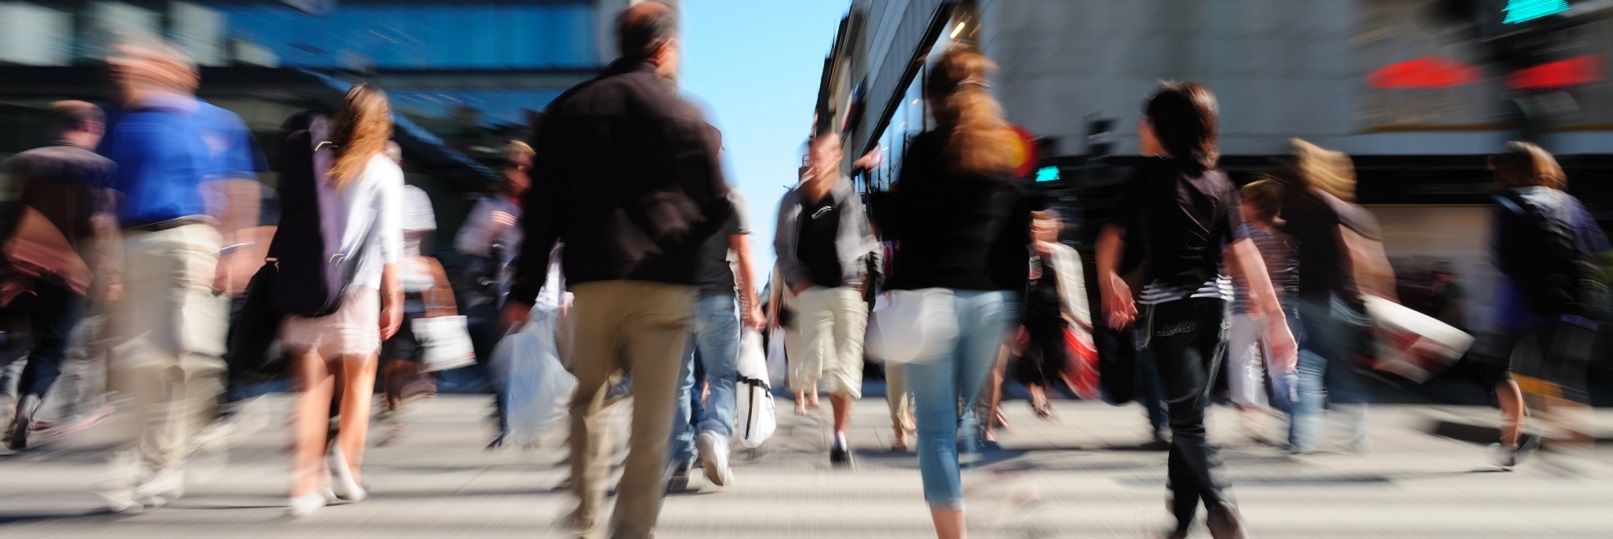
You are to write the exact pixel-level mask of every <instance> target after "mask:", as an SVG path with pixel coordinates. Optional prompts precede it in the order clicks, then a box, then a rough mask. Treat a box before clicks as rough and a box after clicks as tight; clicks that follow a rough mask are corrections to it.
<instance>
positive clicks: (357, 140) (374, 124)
mask: <svg viewBox="0 0 1613 539" xmlns="http://www.w3.org/2000/svg"><path fill="white" fill-rule="evenodd" d="M335 131H336V132H335V134H334V135H333V136H332V137H331V138H332V139H334V140H332V142H335V143H336V162H335V163H333V164H331V166H330V177H331V181H332V182H334V183H335V184H336V188H337V189H341V188H342V187H343V186H345V185H347V183H348V182H350V181H353V179H354V178H357V177H358V175H359V174H362V173H363V172H364V167H366V166H367V165H369V162H370V158H372V157H375V156H376V155H377V154H382V153H384V152H386V144H387V142H389V141H391V139H392V106H391V105H390V104H388V102H387V98H386V92H383V91H381V89H380V88H377V87H375V86H371V85H369V84H359V85H356V86H353V88H352V89H351V90H348V91H347V95H346V96H345V97H343V98H342V106H341V108H340V109H338V110H337V111H336V129H335Z"/></svg>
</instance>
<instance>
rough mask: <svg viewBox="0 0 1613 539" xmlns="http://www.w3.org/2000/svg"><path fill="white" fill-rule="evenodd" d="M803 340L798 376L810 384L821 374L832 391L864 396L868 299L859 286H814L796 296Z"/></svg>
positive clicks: (809, 386)
mask: <svg viewBox="0 0 1613 539" xmlns="http://www.w3.org/2000/svg"><path fill="white" fill-rule="evenodd" d="M796 300H797V301H796V305H798V306H800V309H799V313H800V314H799V315H797V316H798V317H799V318H800V319H801V340H802V341H803V342H804V344H806V349H805V350H802V354H801V355H800V357H801V359H802V360H803V361H802V362H801V363H800V364H799V366H800V369H801V370H799V371H797V373H796V374H797V378H798V379H800V380H801V381H802V382H803V384H804V385H801V386H797V387H802V388H809V389H810V388H811V387H813V386H815V385H817V384H818V378H819V377H820V376H821V377H822V378H826V379H827V380H828V382H829V384H828V387H827V388H825V389H827V390H828V391H829V393H830V394H832V395H836V396H842V397H851V398H853V399H857V398H862V382H863V337H864V336H866V335H865V334H866V333H867V331H868V303H866V302H864V301H863V298H862V294H861V293H859V292H857V289H856V288H851V287H847V286H842V287H836V288H824V287H820V286H814V287H812V288H809V289H807V290H806V291H804V292H801V294H800V295H798V296H796Z"/></svg>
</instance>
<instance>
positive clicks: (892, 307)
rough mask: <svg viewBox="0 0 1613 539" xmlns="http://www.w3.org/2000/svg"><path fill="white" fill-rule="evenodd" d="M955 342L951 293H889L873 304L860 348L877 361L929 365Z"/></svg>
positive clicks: (942, 290) (935, 290) (930, 290)
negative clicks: (865, 336)
mask: <svg viewBox="0 0 1613 539" xmlns="http://www.w3.org/2000/svg"><path fill="white" fill-rule="evenodd" d="M957 339H958V316H957V308H956V307H955V306H954V304H953V297H952V291H951V290H948V289H945V288H925V289H920V290H892V291H889V292H886V293H884V294H880V295H879V298H878V299H877V300H875V302H874V312H873V313H871V314H869V316H868V333H867V338H866V339H865V340H864V344H863V349H864V350H866V351H867V352H868V357H871V358H874V359H877V360H880V361H886V362H890V363H929V362H933V361H935V360H937V359H940V358H941V356H943V355H946V353H947V351H949V350H951V349H952V347H953V345H955V344H956V343H957Z"/></svg>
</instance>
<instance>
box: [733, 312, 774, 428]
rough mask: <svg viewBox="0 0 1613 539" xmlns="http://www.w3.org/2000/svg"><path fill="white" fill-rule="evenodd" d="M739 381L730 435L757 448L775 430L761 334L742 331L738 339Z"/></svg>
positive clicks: (771, 388)
mask: <svg viewBox="0 0 1613 539" xmlns="http://www.w3.org/2000/svg"><path fill="white" fill-rule="evenodd" d="M738 367H739V369H738V374H739V380H738V384H736V386H735V388H734V394H735V398H736V399H737V400H738V402H737V403H736V404H737V406H736V407H735V409H734V438H735V439H737V440H739V442H740V444H742V445H744V446H745V447H747V448H756V447H760V446H761V445H762V443H763V442H766V441H767V439H768V438H771V437H772V436H773V431H775V430H778V418H777V417H775V416H774V415H773V387H772V386H771V385H770V384H768V383H767V356H766V354H763V353H762V335H761V334H760V333H757V332H755V331H751V330H746V331H745V334H744V336H742V337H741V338H740V341H739V365H738Z"/></svg>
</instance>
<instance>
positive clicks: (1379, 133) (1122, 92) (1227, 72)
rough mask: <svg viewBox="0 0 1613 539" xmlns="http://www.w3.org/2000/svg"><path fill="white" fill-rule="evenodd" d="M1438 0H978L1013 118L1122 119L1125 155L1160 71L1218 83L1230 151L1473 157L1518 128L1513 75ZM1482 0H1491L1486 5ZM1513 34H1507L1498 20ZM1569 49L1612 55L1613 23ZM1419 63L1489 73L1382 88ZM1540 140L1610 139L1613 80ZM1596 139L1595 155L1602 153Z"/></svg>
mask: <svg viewBox="0 0 1613 539" xmlns="http://www.w3.org/2000/svg"><path fill="white" fill-rule="evenodd" d="M1435 1H1436V0H1126V1H1124V2H1116V1H1110V0H981V2H980V6H981V11H982V16H983V21H984V22H983V24H984V30H983V31H982V33H981V34H980V44H981V46H982V48H983V49H984V50H985V51H986V52H987V54H989V55H991V56H992V57H993V58H996V59H997V60H998V63H999V64H1001V66H1002V68H1001V71H1000V72H999V74H998V77H997V81H996V90H997V93H998V95H999V97H1000V98H1001V99H1002V101H1003V103H1004V106H1005V108H1006V109H1007V112H1008V115H1009V118H1010V120H1011V121H1013V122H1015V123H1018V124H1021V125H1024V126H1026V127H1028V128H1030V129H1031V131H1033V132H1035V133H1037V134H1039V135H1043V136H1048V137H1055V138H1057V139H1058V140H1059V145H1058V147H1057V148H1056V151H1057V152H1058V153H1061V154H1084V153H1086V147H1085V141H1086V138H1087V134H1088V122H1089V121H1091V120H1094V119H1112V120H1114V121H1115V124H1114V125H1115V127H1116V128H1117V129H1116V132H1115V133H1114V142H1115V143H1116V144H1115V148H1114V149H1115V151H1116V152H1120V153H1131V152H1134V151H1135V150H1136V142H1135V139H1136V136H1135V135H1136V122H1137V121H1138V119H1139V118H1140V116H1141V110H1140V109H1141V107H1142V104H1143V100H1144V99H1145V98H1146V96H1147V95H1148V93H1149V92H1150V90H1152V89H1153V88H1154V87H1156V86H1157V84H1158V82H1159V81H1161V80H1191V81H1196V82H1200V83H1203V84H1205V85H1206V86H1208V87H1209V88H1210V89H1211V90H1212V91H1214V92H1215V93H1216V95H1217V96H1218V98H1219V100H1220V105H1221V121H1222V125H1221V128H1222V139H1221V149H1222V151H1223V153H1225V154H1228V155H1269V154H1277V153H1283V152H1284V151H1285V150H1286V148H1287V146H1286V141H1287V140H1288V139H1289V138H1291V137H1300V138H1305V139H1308V140H1311V141H1313V142H1316V143H1318V144H1321V145H1323V146H1327V147H1332V148H1338V149H1340V150H1343V151H1346V152H1349V153H1352V154H1390V155H1392V154H1418V155H1431V154H1432V155H1438V154H1476V153H1487V152H1490V151H1493V150H1494V149H1495V148H1496V147H1497V146H1499V145H1500V143H1501V142H1504V141H1505V140H1507V139H1508V138H1510V137H1514V136H1515V135H1514V134H1513V133H1512V132H1510V131H1508V126H1507V124H1506V123H1505V122H1507V121H1509V117H1508V114H1511V111H1510V110H1509V109H1508V107H1509V106H1510V105H1509V104H1508V99H1509V98H1510V97H1512V96H1513V94H1509V93H1508V92H1507V90H1506V88H1505V84H1504V83H1503V80H1504V77H1505V75H1506V73H1505V72H1503V71H1500V70H1498V68H1491V67H1487V66H1485V54H1484V52H1483V47H1482V45H1481V44H1480V43H1479V42H1477V41H1475V40H1474V39H1473V38H1471V37H1469V36H1468V35H1467V34H1465V33H1464V31H1463V26H1462V25H1460V24H1456V23H1454V22H1452V21H1449V20H1443V19H1440V18H1438V17H1436V16H1435V15H1434V2H1435ZM1481 9H1484V8H1482V7H1481ZM1502 30H1504V29H1502ZM1568 35H1570V36H1571V38H1570V39H1568V40H1566V41H1565V42H1566V43H1568V44H1569V46H1570V47H1571V51H1570V52H1567V54H1600V55H1601V57H1600V61H1601V63H1602V64H1603V71H1604V72H1613V69H1608V62H1609V60H1610V58H1609V54H1608V51H1613V20H1605V21H1601V22H1594V23H1590V24H1586V25H1582V26H1578V27H1576V28H1574V29H1573V30H1572V31H1571V32H1570V33H1569V34H1568ZM1422 57H1441V58H1448V59H1451V60H1455V61H1459V62H1463V63H1467V64H1470V65H1475V66H1479V67H1481V68H1482V69H1481V70H1482V75H1483V77H1484V80H1482V81H1480V82H1478V83H1474V84H1465V85H1460V86H1456V87H1452V88H1443V89H1421V88H1418V89H1375V88H1369V87H1368V84H1367V80H1368V78H1367V77H1368V74H1369V73H1371V72H1372V71H1374V70H1376V69H1379V68H1382V67H1386V66H1389V65H1393V64H1395V63H1398V62H1404V61H1407V60H1412V59H1416V58H1422ZM1564 94H1565V95H1566V96H1568V97H1569V99H1568V101H1566V103H1569V105H1568V107H1567V108H1565V109H1564V110H1565V111H1566V112H1564V113H1563V114H1561V115H1560V117H1559V118H1557V121H1556V123H1558V124H1571V125H1575V129H1576V130H1575V131H1573V132H1567V133H1561V134H1555V135H1551V136H1547V137H1544V141H1545V142H1546V143H1547V144H1548V146H1551V147H1552V149H1554V150H1556V149H1559V147H1560V151H1563V152H1565V153H1608V151H1609V150H1608V148H1613V81H1607V80H1604V81H1601V82H1598V83H1594V84H1590V85H1585V86H1580V87H1576V88H1572V89H1570V90H1568V91H1567V92H1564ZM1597 147H1601V148H1602V149H1601V150H1600V151H1597V150H1596V148H1597Z"/></svg>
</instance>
